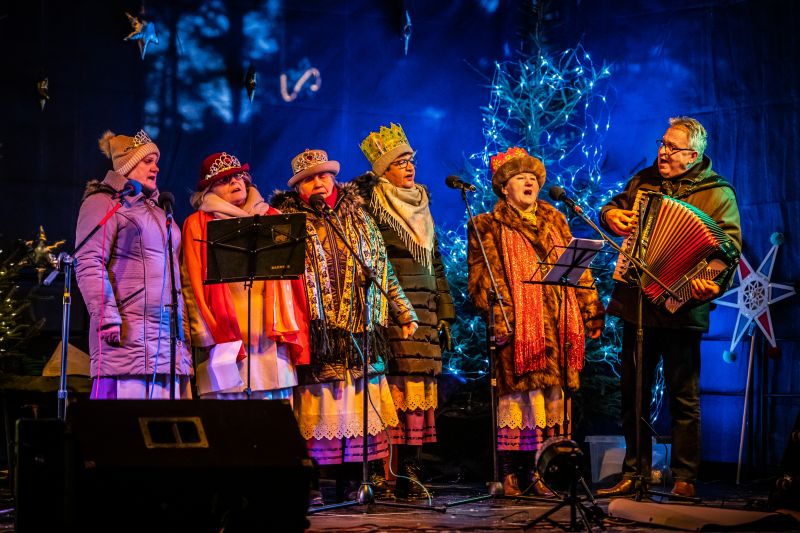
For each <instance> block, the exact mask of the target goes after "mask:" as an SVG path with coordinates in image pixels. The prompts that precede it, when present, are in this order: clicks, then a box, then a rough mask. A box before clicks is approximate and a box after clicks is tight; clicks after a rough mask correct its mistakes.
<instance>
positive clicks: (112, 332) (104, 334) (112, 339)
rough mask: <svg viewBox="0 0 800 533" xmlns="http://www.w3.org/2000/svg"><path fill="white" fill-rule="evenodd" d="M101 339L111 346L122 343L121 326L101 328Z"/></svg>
mask: <svg viewBox="0 0 800 533" xmlns="http://www.w3.org/2000/svg"><path fill="white" fill-rule="evenodd" d="M100 339H101V340H102V341H103V342H105V343H106V344H109V345H111V346H119V345H120V330H119V326H107V327H104V328H102V329H101V330H100Z"/></svg>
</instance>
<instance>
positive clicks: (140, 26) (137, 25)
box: [124, 13, 158, 59]
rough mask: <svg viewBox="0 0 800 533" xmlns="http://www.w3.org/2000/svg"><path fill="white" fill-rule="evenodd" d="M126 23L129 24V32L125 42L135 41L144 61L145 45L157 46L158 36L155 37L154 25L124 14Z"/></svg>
mask: <svg viewBox="0 0 800 533" xmlns="http://www.w3.org/2000/svg"><path fill="white" fill-rule="evenodd" d="M125 16H126V17H128V21H129V22H130V23H131V32H130V33H129V34H128V36H127V37H125V39H124V40H125V41H136V42H137V43H138V44H139V53H140V54H141V56H142V59H144V55H145V54H146V53H147V45H148V44H150V43H151V42H152V43H153V44H158V35H156V25H155V24H154V23H152V22H149V21H147V20H145V19H144V18H142V19H139V18H138V17H134V16H133V15H131V14H130V13H125Z"/></svg>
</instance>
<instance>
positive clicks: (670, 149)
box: [656, 139, 694, 155]
mask: <svg viewBox="0 0 800 533" xmlns="http://www.w3.org/2000/svg"><path fill="white" fill-rule="evenodd" d="M656 146H658V149H659V150H661V149H662V148H663V149H664V150H666V151H667V154H668V155H671V154H675V153H677V152H684V151H686V150H694V149H693V148H678V147H677V146H675V145H674V144H672V143H668V142H664V139H656Z"/></svg>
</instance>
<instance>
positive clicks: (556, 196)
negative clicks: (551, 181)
mask: <svg viewBox="0 0 800 533" xmlns="http://www.w3.org/2000/svg"><path fill="white" fill-rule="evenodd" d="M550 198H551V199H552V200H555V201H556V202H564V203H565V204H567V205H568V206H570V207H571V208H572V209H573V210H574V211H575V212H576V213H578V214H580V213H583V209H581V206H579V205H578V204H576V203H575V200H573V199H572V198H570V197H568V196H567V191H565V190H564V188H563V187H559V186H558V185H553V186H552V187H550Z"/></svg>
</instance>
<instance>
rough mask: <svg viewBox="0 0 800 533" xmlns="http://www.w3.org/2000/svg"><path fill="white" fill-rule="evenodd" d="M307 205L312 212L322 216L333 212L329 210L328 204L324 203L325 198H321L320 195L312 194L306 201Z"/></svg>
mask: <svg viewBox="0 0 800 533" xmlns="http://www.w3.org/2000/svg"><path fill="white" fill-rule="evenodd" d="M308 204H309V205H310V206H311V207H312V208H313V209H314V211H317V212H319V213H322V214H323V215H326V214H328V213H332V212H333V209H331V208H330V206H329V205H328V202H326V201H325V197H324V196H322V194H321V193H317V194H312V195H311V196H310V197H309V199H308Z"/></svg>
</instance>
